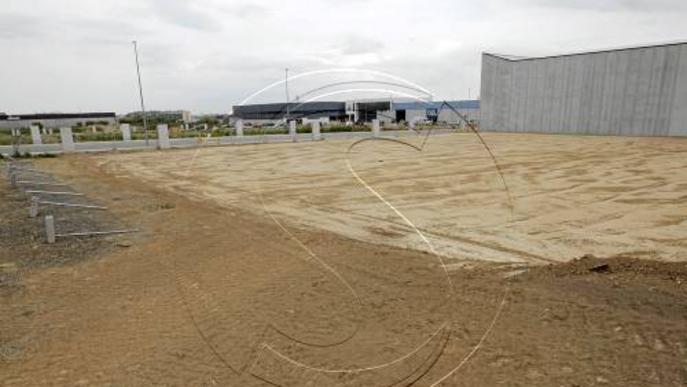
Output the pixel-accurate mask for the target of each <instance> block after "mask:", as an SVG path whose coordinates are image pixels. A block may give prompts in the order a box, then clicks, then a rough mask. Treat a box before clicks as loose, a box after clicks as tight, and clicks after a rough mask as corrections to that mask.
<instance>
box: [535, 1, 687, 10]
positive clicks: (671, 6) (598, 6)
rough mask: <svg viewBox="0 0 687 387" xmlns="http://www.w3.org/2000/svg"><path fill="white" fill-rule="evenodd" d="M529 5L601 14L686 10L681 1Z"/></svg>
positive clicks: (538, 3)
mask: <svg viewBox="0 0 687 387" xmlns="http://www.w3.org/2000/svg"><path fill="white" fill-rule="evenodd" d="M530 3H532V4H534V5H538V6H543V7H552V8H564V9H565V8H567V9H574V10H578V11H603V12H618V11H627V12H650V13H654V12H672V11H675V10H685V9H687V4H686V3H685V2H684V1H683V0H654V1H646V0H604V1H598V0H533V1H531V2H530Z"/></svg>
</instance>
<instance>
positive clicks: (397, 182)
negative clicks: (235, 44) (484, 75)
mask: <svg viewBox="0 0 687 387" xmlns="http://www.w3.org/2000/svg"><path fill="white" fill-rule="evenodd" d="M485 139H486V141H487V143H488V144H489V146H490V147H491V148H492V149H493V152H494V154H495V155H496V157H497V159H498V161H499V163H500V164H501V166H502V171H503V175H504V177H505V180H506V183H507V185H508V187H509V188H510V193H511V196H512V204H513V210H512V211H511V210H510V209H509V201H508V196H507V193H506V191H505V189H504V188H503V185H502V183H501V180H500V179H499V177H498V174H497V172H496V169H495V167H494V165H493V163H492V161H491V159H490V158H489V155H488V153H487V152H486V151H485V150H484V148H483V147H482V146H481V144H480V143H479V142H477V139H476V137H475V136H473V135H471V134H454V135H443V136H435V137H432V138H430V139H429V141H428V143H427V146H426V147H425V148H424V150H423V151H422V152H417V151H415V150H414V149H411V148H409V147H404V146H401V145H398V144H394V143H382V142H367V143H363V144H360V145H359V146H358V147H356V148H355V149H354V151H353V153H351V154H350V160H351V164H352V166H353V168H355V170H356V171H358V173H359V175H360V176H361V177H362V178H363V179H364V180H366V181H367V182H368V183H369V184H370V186H372V187H373V188H374V189H376V190H377V191H378V192H379V193H380V194H382V195H383V196H384V197H385V198H386V199H387V200H388V201H389V202H390V203H391V204H393V205H394V206H395V207H397V208H398V209H399V210H400V211H401V212H402V213H403V214H404V215H406V216H407V217H408V219H409V220H411V221H412V222H413V223H414V224H415V225H416V226H417V227H418V228H419V229H420V230H422V231H423V232H424V233H425V234H426V235H427V236H428V237H429V239H430V241H431V243H432V244H433V245H434V247H435V248H436V250H437V251H438V252H439V253H440V254H442V255H443V256H445V257H449V258H454V259H456V260H460V259H479V260H490V261H499V262H527V263H545V262H551V261H567V260H570V259H572V258H576V257H580V256H582V255H585V254H594V255H598V256H613V255H618V254H623V253H630V254H631V255H633V256H636V257H644V258H652V259H661V260H667V261H676V260H684V259H687V139H678V138H661V139H657V138H622V137H616V138H613V137H581V136H575V137H572V136H547V135H516V134H486V135H485ZM409 141H410V142H412V143H414V144H419V143H420V141H421V139H420V138H414V139H410V140H409ZM350 143H351V142H350V141H337V142H321V143H304V144H279V145H258V146H252V145H251V146H241V147H229V148H226V147H225V148H205V149H202V150H200V151H197V150H184V151H173V152H166V153H164V154H161V153H135V154H122V155H108V156H105V157H102V158H100V159H99V161H100V162H101V163H104V164H105V170H108V171H111V172H113V173H115V174H117V175H120V176H121V175H124V176H135V177H140V178H145V179H146V180H147V181H150V182H152V183H154V184H156V185H159V186H162V187H165V188H168V189H170V190H173V191H175V192H180V193H183V194H185V195H188V196H190V197H193V198H197V199H200V200H205V201H212V202H214V203H216V204H219V205H221V206H226V207H231V206H236V205H238V206H240V207H242V208H246V209H249V210H252V211H254V212H255V213H256V214H260V215H264V208H263V205H262V201H261V199H260V195H262V197H263V201H264V203H265V204H266V208H267V209H268V210H269V211H271V212H273V213H274V214H275V215H276V216H277V218H278V219H281V220H288V221H289V222H291V223H296V224H299V225H301V226H302V227H306V228H307V227H311V228H318V229H324V230H328V231H333V232H335V233H339V234H341V235H344V236H348V237H353V238H355V239H358V240H362V241H368V242H373V243H381V244H387V245H394V246H400V247H407V248H413V249H420V250H428V249H429V247H428V246H427V245H426V243H424V242H423V241H422V239H421V238H420V237H419V236H418V235H417V234H416V233H415V232H414V231H413V230H412V229H411V228H410V227H409V226H408V225H407V224H406V223H405V222H404V221H403V220H402V219H401V218H400V217H399V216H398V215H397V214H396V213H394V212H393V211H392V210H391V209H390V208H389V207H387V206H386V205H385V204H384V203H382V202H381V201H380V200H379V199H378V198H376V197H374V196H373V195H372V194H371V193H370V192H369V191H367V190H366V189H365V188H363V186H361V185H360V184H359V183H358V182H357V181H356V180H355V179H354V177H353V176H352V174H351V173H350V171H349V169H348V167H347V163H346V158H347V154H346V150H347V148H348V146H349V144H350Z"/></svg>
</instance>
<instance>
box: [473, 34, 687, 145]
mask: <svg viewBox="0 0 687 387" xmlns="http://www.w3.org/2000/svg"><path fill="white" fill-rule="evenodd" d="M481 100H482V127H483V128H484V129H486V130H495V131H504V132H543V133H571V134H599V135H627V136H687V43H673V44H664V45H656V46H647V47H633V48H624V49H614V50H606V51H593V52H583V53H574V54H565V55H557V56H547V57H537V58H527V57H514V56H508V55H499V54H489V53H485V54H483V56H482V91H481Z"/></svg>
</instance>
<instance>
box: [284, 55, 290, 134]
mask: <svg viewBox="0 0 687 387" xmlns="http://www.w3.org/2000/svg"><path fill="white" fill-rule="evenodd" d="M284 72H285V79H284V89H285V91H286V123H287V124H288V123H289V69H288V68H286V69H285V71H284Z"/></svg>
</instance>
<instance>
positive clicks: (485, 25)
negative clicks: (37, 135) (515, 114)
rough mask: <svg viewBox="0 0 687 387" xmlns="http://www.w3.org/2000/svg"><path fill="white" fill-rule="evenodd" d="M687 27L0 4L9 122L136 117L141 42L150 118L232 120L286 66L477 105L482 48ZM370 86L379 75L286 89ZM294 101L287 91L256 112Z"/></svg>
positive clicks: (226, 6)
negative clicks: (39, 117) (158, 113)
mask: <svg viewBox="0 0 687 387" xmlns="http://www.w3.org/2000/svg"><path fill="white" fill-rule="evenodd" d="M685 20H687V1H685V0H653V1H643V0H486V1H477V0H471V1H462V0H433V1H414V0H393V1H387V0H369V1H367V0H319V1H318V0H289V1H279V0H272V1H262V0H250V1H243V0H224V1H221V0H196V1H188V2H186V1H175V0H136V1H127V0H97V1H92V0H89V1H60V0H45V1H39V0H16V1H15V0H0V112H1V111H5V112H7V113H36V112H71V111H116V112H118V113H125V112H129V111H134V110H138V109H139V105H138V104H139V102H138V89H137V83H136V69H135V62H134V57H133V49H132V45H131V41H132V40H134V39H136V40H138V41H139V51H140V55H141V68H142V73H143V86H144V92H145V98H146V105H147V106H146V107H147V108H149V109H156V110H167V109H185V110H191V111H193V112H194V113H224V112H228V111H229V110H230V107H231V106H232V105H233V104H237V103H238V102H240V101H242V100H243V99H244V98H245V97H247V96H248V95H250V94H252V93H253V92H255V91H257V90H259V89H261V88H263V87H264V86H266V85H268V84H270V83H272V82H275V81H279V80H280V79H283V77H284V68H286V67H288V68H289V69H290V72H291V74H298V73H302V72H307V71H314V70H322V69H332V68H344V67H346V68H363V69H373V70H377V71H383V72H386V73H391V74H393V75H396V76H399V77H402V78H404V79H407V80H409V81H412V82H414V83H417V84H419V85H422V86H423V87H426V88H427V89H429V90H431V91H432V92H434V93H435V95H436V97H437V98H445V99H466V98H467V97H468V90H471V92H470V93H471V96H472V97H473V98H474V97H476V96H477V95H478V94H479V85H480V61H481V57H480V54H481V53H482V52H483V51H488V52H497V53H504V54H513V55H525V56H527V55H548V54H555V53H564V52H569V51H582V50H588V49H597V48H609V47H617V46H630V45H639V44H647V43H649V44H650V43H661V42H666V41H679V40H687V23H686V22H685ZM361 78H364V79H372V78H373V77H371V76H369V75H364V74H363V75H355V76H354V75H351V74H345V73H344V74H341V73H335V74H329V75H326V76H321V75H320V76H316V77H313V78H311V79H309V80H297V81H293V82H292V85H291V87H290V88H291V93H292V96H293V95H298V93H299V92H304V91H306V90H308V89H309V88H312V87H316V86H318V85H323V84H326V83H327V82H336V81H346V80H357V79H361ZM374 79H380V78H378V77H377V78H374ZM387 80H388V79H387ZM368 94H369V93H368ZM372 94H374V93H372ZM369 96H373V95H369ZM284 98H285V97H284V88H283V87H280V88H278V89H275V90H272V91H271V92H268V93H265V94H264V95H261V96H260V97H259V98H257V99H256V100H254V102H267V101H281V100H283V99H284ZM337 98H345V96H343V95H338V96H337ZM329 99H334V98H329Z"/></svg>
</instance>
